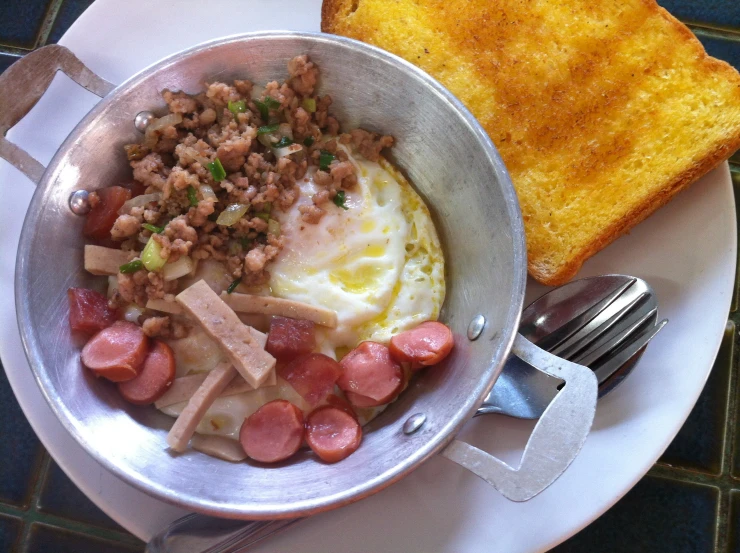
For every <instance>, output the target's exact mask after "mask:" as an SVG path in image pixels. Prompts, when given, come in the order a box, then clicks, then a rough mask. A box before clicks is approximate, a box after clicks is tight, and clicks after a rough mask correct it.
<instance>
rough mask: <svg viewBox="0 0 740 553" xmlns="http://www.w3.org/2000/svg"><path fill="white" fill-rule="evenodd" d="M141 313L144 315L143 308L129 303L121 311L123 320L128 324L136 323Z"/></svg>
mask: <svg viewBox="0 0 740 553" xmlns="http://www.w3.org/2000/svg"><path fill="white" fill-rule="evenodd" d="M142 313H144V308H143V307H139V306H138V305H136V304H135V303H129V304H128V305H127V306H126V309H125V310H124V311H123V318H124V319H126V320H127V321H128V322H130V323H138V322H139V317H141V314H142Z"/></svg>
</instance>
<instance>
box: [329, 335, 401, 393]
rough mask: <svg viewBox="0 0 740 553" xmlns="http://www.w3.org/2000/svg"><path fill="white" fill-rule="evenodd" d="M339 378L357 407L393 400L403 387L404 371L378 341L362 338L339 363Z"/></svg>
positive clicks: (340, 385)
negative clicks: (340, 369)
mask: <svg viewBox="0 0 740 553" xmlns="http://www.w3.org/2000/svg"><path fill="white" fill-rule="evenodd" d="M339 364H340V366H341V367H342V371H343V372H342V376H340V377H339V379H338V380H337V384H338V385H339V387H340V388H341V389H342V390H344V392H345V394H346V395H347V399H348V400H349V401H350V403H352V405H355V406H356V407H374V406H376V405H383V404H385V403H388V402H389V401H391V400H393V399H394V398H395V397H396V396H397V395H398V394H399V393H400V391H401V388H402V387H403V371H402V370H401V365H399V364H398V363H396V362H395V361H394V360H393V359H392V358H391V355H390V352H389V351H388V348H387V347H386V346H384V345H383V344H379V343H378V342H362V343H361V344H360V345H359V346H357V347H356V348H355V349H353V350H352V351H350V352H349V353H348V354H347V355H345V356H344V357H343V358H342V361H341V362H340V363H339Z"/></svg>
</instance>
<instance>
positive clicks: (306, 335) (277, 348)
mask: <svg viewBox="0 0 740 553" xmlns="http://www.w3.org/2000/svg"><path fill="white" fill-rule="evenodd" d="M315 326H316V325H315V324H314V322H313V321H304V320H299V319H289V318H287V317H273V318H272V322H271V323H270V332H269V333H268V334H267V345H266V346H265V349H266V350H267V352H268V353H270V354H271V355H272V356H273V357H274V358H275V359H277V360H279V361H291V360H293V359H295V358H296V357H298V356H299V355H304V354H306V353H311V352H312V351H313V350H314V348H315V347H316V332H315Z"/></svg>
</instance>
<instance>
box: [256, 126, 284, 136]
mask: <svg viewBox="0 0 740 553" xmlns="http://www.w3.org/2000/svg"><path fill="white" fill-rule="evenodd" d="M279 127H280V125H265V126H264V127H260V128H259V129H257V136H260V135H261V134H269V133H271V132H275V131H276V130H278V128H279Z"/></svg>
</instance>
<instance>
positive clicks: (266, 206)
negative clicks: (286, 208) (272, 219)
mask: <svg viewBox="0 0 740 553" xmlns="http://www.w3.org/2000/svg"><path fill="white" fill-rule="evenodd" d="M262 211H264V212H265V213H272V202H265V203H263V204H262Z"/></svg>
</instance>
